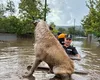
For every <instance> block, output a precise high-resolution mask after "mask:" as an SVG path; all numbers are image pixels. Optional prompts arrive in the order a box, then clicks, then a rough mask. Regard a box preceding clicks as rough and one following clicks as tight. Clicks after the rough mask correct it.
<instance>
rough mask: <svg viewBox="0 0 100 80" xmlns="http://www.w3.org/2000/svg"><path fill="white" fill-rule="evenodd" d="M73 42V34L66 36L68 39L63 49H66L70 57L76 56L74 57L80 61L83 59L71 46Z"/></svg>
mask: <svg viewBox="0 0 100 80" xmlns="http://www.w3.org/2000/svg"><path fill="white" fill-rule="evenodd" d="M71 42H72V35H71V34H68V35H66V39H65V41H64V45H63V48H64V49H65V51H66V53H67V54H68V56H69V57H73V56H74V57H77V58H78V59H80V58H81V57H80V55H79V53H78V51H77V50H76V48H75V47H73V46H71Z"/></svg>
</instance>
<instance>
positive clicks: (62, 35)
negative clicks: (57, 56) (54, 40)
mask: <svg viewBox="0 0 100 80" xmlns="http://www.w3.org/2000/svg"><path fill="white" fill-rule="evenodd" d="M65 37H66V34H64V33H61V34H60V35H59V36H58V39H60V38H65Z"/></svg>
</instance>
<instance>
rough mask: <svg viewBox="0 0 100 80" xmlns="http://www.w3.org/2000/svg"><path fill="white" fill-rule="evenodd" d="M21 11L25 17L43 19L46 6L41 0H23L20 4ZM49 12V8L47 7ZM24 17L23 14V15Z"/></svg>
mask: <svg viewBox="0 0 100 80" xmlns="http://www.w3.org/2000/svg"><path fill="white" fill-rule="evenodd" d="M19 8H20V13H21V14H22V15H24V16H23V17H24V19H25V18H28V19H33V20H35V19H43V18H44V10H45V8H44V6H43V4H42V3H41V1H40V0H21V3H20V4H19ZM47 12H49V8H47ZM21 17H22V16H21Z"/></svg>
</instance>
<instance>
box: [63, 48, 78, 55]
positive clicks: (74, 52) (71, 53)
mask: <svg viewBox="0 0 100 80" xmlns="http://www.w3.org/2000/svg"><path fill="white" fill-rule="evenodd" d="M63 48H64V49H65V51H66V53H67V54H68V55H69V56H70V55H73V56H75V55H76V54H78V52H77V50H76V48H75V47H73V46H69V47H65V46H63Z"/></svg>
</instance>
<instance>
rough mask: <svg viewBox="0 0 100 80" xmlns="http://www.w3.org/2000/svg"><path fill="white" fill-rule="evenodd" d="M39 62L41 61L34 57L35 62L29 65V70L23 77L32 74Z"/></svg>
mask: <svg viewBox="0 0 100 80" xmlns="http://www.w3.org/2000/svg"><path fill="white" fill-rule="evenodd" d="M40 62H41V60H40V59H36V60H35V63H34V64H33V66H32V67H31V69H30V70H29V72H28V73H26V74H25V75H24V76H23V77H30V76H32V74H33V73H34V71H35V70H36V68H37V66H38V65H39V64H40Z"/></svg>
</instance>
